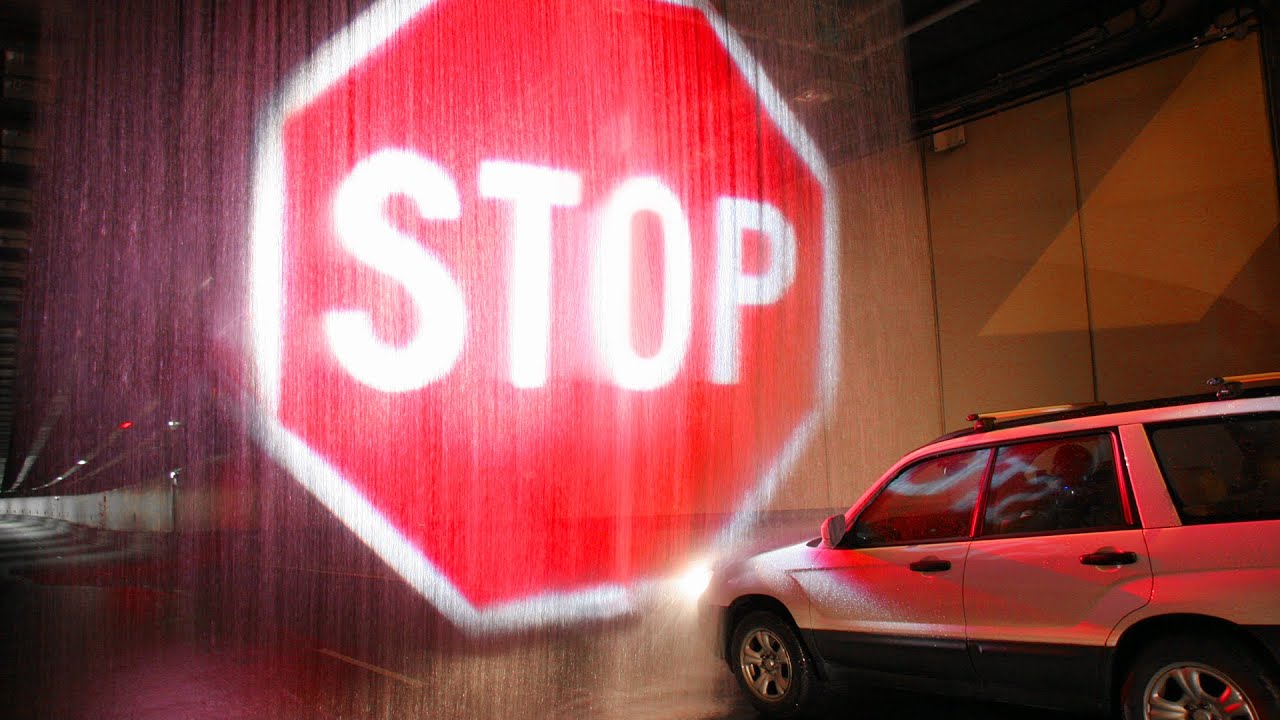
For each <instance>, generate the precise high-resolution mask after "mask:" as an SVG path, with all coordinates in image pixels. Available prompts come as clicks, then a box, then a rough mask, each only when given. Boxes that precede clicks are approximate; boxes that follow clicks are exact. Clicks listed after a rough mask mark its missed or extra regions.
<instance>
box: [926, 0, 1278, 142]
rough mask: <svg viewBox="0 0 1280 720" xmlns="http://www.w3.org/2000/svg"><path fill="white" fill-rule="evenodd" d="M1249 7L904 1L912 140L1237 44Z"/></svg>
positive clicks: (1176, 0) (1253, 13)
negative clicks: (1109, 77) (1218, 45)
mask: <svg viewBox="0 0 1280 720" xmlns="http://www.w3.org/2000/svg"><path fill="white" fill-rule="evenodd" d="M1271 5H1272V3H1270V2H1265V1H1259V0H1253V1H1246V2H1238V1H1231V0H902V10H903V28H904V30H903V35H904V36H905V38H906V50H907V57H908V66H909V68H910V84H911V96H912V116H913V117H912V119H913V126H914V129H915V130H916V132H917V133H923V132H927V131H929V130H933V129H937V128H941V127H944V126H946V125H948V124H954V123H956V122H960V121H963V120H965V119H968V118H972V117H975V116H977V115H981V114H984V113H989V112H991V111H994V110H998V109H1000V108H1002V107H1005V106H1008V105H1010V104H1014V103H1017V102H1020V101H1024V100H1027V99H1033V98H1035V97H1038V96H1042V95H1045V94H1049V93H1052V92H1058V91H1060V90H1062V89H1063V88H1064V87H1067V86H1069V85H1073V84H1077V83H1080V82H1085V81H1088V80H1089V79H1092V78H1096V77H1098V76H1099V75H1103V74H1107V73H1109V72H1114V71H1116V70H1119V69H1123V68H1125V67H1128V66H1131V65H1134V64H1138V63H1141V62H1144V61H1147V60H1151V59H1155V58H1158V57H1161V56H1163V55H1167V54H1170V53H1173V52H1178V51H1181V50H1184V49H1187V48H1190V47H1193V46H1194V45H1196V44H1197V43H1204V42H1213V41H1216V40H1218V39H1222V38H1224V37H1229V36H1232V35H1239V36H1243V34H1245V33H1247V32H1248V31H1249V30H1250V29H1251V28H1252V27H1254V26H1255V25H1256V24H1257V23H1258V22H1259V21H1260V20H1261V19H1262V18H1264V17H1266V16H1267V15H1268V14H1269V11H1270V9H1271V8H1270V6H1271Z"/></svg>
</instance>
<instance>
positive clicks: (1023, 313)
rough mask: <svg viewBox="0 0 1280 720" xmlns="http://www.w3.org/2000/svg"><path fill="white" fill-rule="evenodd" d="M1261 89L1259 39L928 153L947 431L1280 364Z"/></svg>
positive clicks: (1278, 251) (1273, 215)
mask: <svg viewBox="0 0 1280 720" xmlns="http://www.w3.org/2000/svg"><path fill="white" fill-rule="evenodd" d="M1263 98H1264V94H1263V87H1262V78H1261V70H1260V63H1259V58H1258V44H1257V39H1256V38H1255V37H1250V38H1248V39H1246V40H1245V41H1242V42H1237V41H1231V42H1223V43H1218V44H1215V45H1213V46H1210V47H1206V48H1202V49H1200V50H1198V51H1194V52H1190V53H1184V54H1181V55H1178V56H1175V57H1172V58H1169V59H1166V60H1163V61H1161V62H1158V63H1153V64H1150V65H1146V66H1143V67H1140V68H1137V69H1135V70H1131V71H1129V72H1126V73H1123V74H1120V75H1116V76H1113V77H1110V78H1106V79H1103V80H1101V81H1098V82H1095V83H1092V84H1090V85H1086V86H1084V87H1081V88H1079V89H1076V90H1073V91H1071V92H1070V94H1069V95H1068V94H1061V95H1057V96H1053V97H1050V98H1047V99H1044V100H1041V101H1039V102H1037V103H1034V104H1032V105H1028V106H1024V107H1020V108H1017V109H1014V110H1011V111H1009V112H1005V113H1002V114H1000V115H996V116H994V117H991V118H987V119H984V120H980V121H978V122H974V123H971V124H970V125H968V126H967V127H966V128H965V133H966V139H967V142H966V144H965V145H963V146H960V147H959V148H956V149H953V150H951V151H947V152H942V153H934V152H932V151H931V150H929V149H927V148H926V149H924V150H923V151H922V152H924V155H925V165H926V181H927V188H928V191H927V192H928V198H929V207H930V231H931V235H932V242H933V248H934V261H935V270H936V272H937V285H938V321H939V326H940V329H941V332H940V335H941V343H940V348H941V365H942V376H943V401H944V407H945V413H946V425H947V427H948V428H955V427H960V426H962V425H963V418H964V415H965V414H966V413H968V412H971V411H974V410H985V409H995V408H1012V407H1025V406H1033V405H1040V404H1046V403H1056V402H1063V401H1075V400H1091V399H1102V400H1107V401H1110V402H1118V401H1125V400H1134V399H1141V398H1146V397H1152V396H1161V395H1176V394H1185V393H1190V392H1196V391H1197V390H1199V389H1201V388H1203V381H1204V380H1205V379H1207V378H1209V377H1211V376H1213V375H1220V374H1229V373H1242V372H1254V371H1259V370H1269V369H1275V368H1277V367H1280V333H1277V332H1276V331H1277V328H1278V326H1280V294H1278V293H1277V289H1276V287H1277V283H1276V282H1275V281H1274V278H1276V277H1277V276H1278V275H1280V247H1278V246H1277V235H1276V225H1277V203H1276V180H1275V177H1276V176H1275V164H1274V161H1273V158H1272V153H1271V142H1270V129H1269V126H1268V120H1267V115H1266V108H1265V105H1264V100H1263ZM1073 134H1074V138H1073V137H1072V135H1073ZM1095 382H1096V385H1097V387H1096V388H1095V387H1094V383H1095Z"/></svg>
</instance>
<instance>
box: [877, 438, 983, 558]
mask: <svg viewBox="0 0 1280 720" xmlns="http://www.w3.org/2000/svg"><path fill="white" fill-rule="evenodd" d="M990 457H991V451H990V450H989V449H982V450H974V451H970V452H960V453H951V454H948V455H940V456H938V457H933V458H929V459H927V460H922V461H920V462H918V463H916V464H914V465H912V466H910V467H908V468H906V469H905V470H903V471H902V472H900V473H898V475H897V477H895V478H894V479H893V480H891V481H890V482H889V484H888V485H886V486H885V488H884V489H883V490H881V491H880V493H879V494H878V495H877V496H876V497H875V499H874V500H872V501H871V504H870V505H868V506H867V507H866V508H865V509H864V510H863V511H862V512H861V513H859V515H858V519H857V521H856V522H855V523H854V526H853V535H854V537H855V538H856V540H857V544H858V545H859V546H863V547H865V546H875V545H913V544H916V543H927V542H940V541H943V540H957V539H961V538H967V537H968V536H969V528H970V525H971V523H972V521H973V512H974V507H975V506H976V505H977V499H978V488H979V487H981V485H982V476H983V474H984V473H985V471H986V468H987V461H988V459H989V458H990Z"/></svg>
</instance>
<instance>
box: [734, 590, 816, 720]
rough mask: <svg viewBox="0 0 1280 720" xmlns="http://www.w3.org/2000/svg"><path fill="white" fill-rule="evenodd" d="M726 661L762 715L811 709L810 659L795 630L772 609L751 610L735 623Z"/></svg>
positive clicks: (792, 714)
mask: <svg viewBox="0 0 1280 720" xmlns="http://www.w3.org/2000/svg"><path fill="white" fill-rule="evenodd" d="M729 663H730V665H731V667H732V669H733V674H734V677H736V678H737V679H738V684H739V685H740V686H742V690H743V692H745V693H746V695H747V699H748V700H750V701H751V704H752V705H754V706H755V708H756V710H758V711H759V712H760V713H761V714H763V715H766V716H768V717H772V718H795V717H800V716H802V715H804V714H805V713H806V712H807V711H808V710H810V709H811V707H812V704H813V701H814V697H815V695H816V692H815V687H814V684H815V678H814V676H813V667H812V661H811V660H810V658H809V653H808V652H807V651H806V650H805V648H804V646H803V645H802V644H801V643H800V640H799V639H798V638H797V637H796V632H795V629H794V628H792V626H791V624H790V623H789V622H787V621H786V620H783V619H782V618H780V617H778V616H777V615H775V614H773V613H771V612H753V613H750V614H748V615H747V616H746V617H744V618H742V620H741V621H740V622H739V623H738V625H737V627H736V628H735V629H734V632H733V639H732V641H731V644H730V646H729Z"/></svg>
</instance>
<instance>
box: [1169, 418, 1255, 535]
mask: <svg viewBox="0 0 1280 720" xmlns="http://www.w3.org/2000/svg"><path fill="white" fill-rule="evenodd" d="M1150 438H1151V447H1152V449H1153V450H1155V454H1156V460H1158V461H1159V463H1160V471H1161V472H1162V473H1163V474H1164V479H1165V482H1166V483H1167V484H1168V486H1169V495H1170V497H1172V498H1173V503H1174V506H1175V507H1177V509H1178V515H1179V517H1181V518H1182V522H1183V523H1184V524H1187V525H1196V524H1203V523H1214V522H1231V521H1240V520H1262V519H1272V518H1280V416H1277V415H1245V416H1235V417H1219V418H1213V419H1212V420H1207V421H1198V422H1194V423H1180V424H1177V425H1166V426H1157V427H1153V428H1152V429H1151V430H1150Z"/></svg>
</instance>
